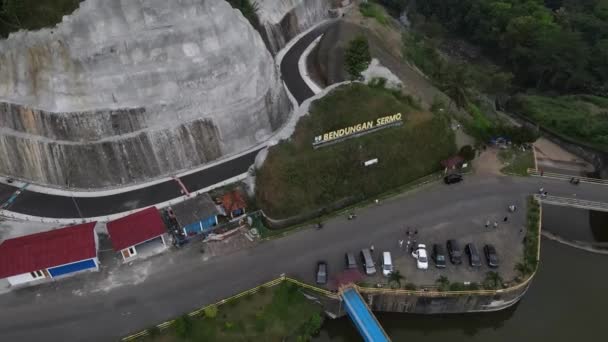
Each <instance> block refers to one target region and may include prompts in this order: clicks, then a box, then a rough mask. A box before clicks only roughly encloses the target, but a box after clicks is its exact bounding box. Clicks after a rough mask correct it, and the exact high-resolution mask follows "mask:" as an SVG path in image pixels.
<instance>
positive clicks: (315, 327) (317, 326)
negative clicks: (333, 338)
mask: <svg viewBox="0 0 608 342" xmlns="http://www.w3.org/2000/svg"><path fill="white" fill-rule="evenodd" d="M322 324H323V318H322V317H321V315H319V313H318V312H315V313H314V314H313V315H312V316H311V317H310V319H308V321H307V322H306V323H304V325H303V326H302V333H303V334H304V336H314V335H316V334H318V333H319V330H321V325H322Z"/></svg>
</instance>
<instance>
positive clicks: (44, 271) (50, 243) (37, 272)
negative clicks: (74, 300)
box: [0, 222, 99, 286]
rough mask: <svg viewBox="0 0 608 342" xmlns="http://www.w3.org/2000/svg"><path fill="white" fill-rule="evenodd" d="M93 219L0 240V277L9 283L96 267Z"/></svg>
mask: <svg viewBox="0 0 608 342" xmlns="http://www.w3.org/2000/svg"><path fill="white" fill-rule="evenodd" d="M95 224H96V222H91V223H85V224H79V225H75V226H70V227H65V228H59V229H54V230H51V231H48V232H42V233H36V234H31V235H26V236H21V237H17V238H13V239H8V240H6V241H4V242H2V243H0V279H5V278H6V279H7V280H8V283H9V284H10V285H11V286H15V285H21V284H26V283H29V282H34V281H42V280H45V279H46V280H48V279H56V278H59V277H64V276H68V275H73V274H75V273H79V272H83V271H98V270H99V260H98V259H97V250H98V248H99V240H98V238H97V234H95Z"/></svg>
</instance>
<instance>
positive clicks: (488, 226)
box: [486, 220, 490, 229]
mask: <svg viewBox="0 0 608 342" xmlns="http://www.w3.org/2000/svg"><path fill="white" fill-rule="evenodd" d="M488 228H490V220H486V229H488Z"/></svg>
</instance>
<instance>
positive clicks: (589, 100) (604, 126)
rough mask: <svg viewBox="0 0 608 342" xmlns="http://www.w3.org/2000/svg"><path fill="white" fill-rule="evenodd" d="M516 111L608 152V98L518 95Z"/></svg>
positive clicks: (558, 131)
mask: <svg viewBox="0 0 608 342" xmlns="http://www.w3.org/2000/svg"><path fill="white" fill-rule="evenodd" d="M515 106H516V108H515V109H516V110H517V111H519V112H520V113H521V114H524V115H526V116H528V117H530V118H531V119H532V120H534V121H536V122H538V123H540V124H541V125H543V126H546V127H548V128H550V129H552V130H554V131H556V132H557V133H560V134H563V135H566V136H569V137H571V138H573V139H575V140H579V141H583V142H587V143H589V144H591V145H594V146H596V147H598V148H600V149H603V150H608V99H607V98H602V97H597V96H591V95H574V96H561V97H554V98H552V97H544V96H523V95H522V96H518V97H517V98H516V101H515Z"/></svg>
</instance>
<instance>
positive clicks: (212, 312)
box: [203, 305, 218, 319]
mask: <svg viewBox="0 0 608 342" xmlns="http://www.w3.org/2000/svg"><path fill="white" fill-rule="evenodd" d="M217 311H218V310H217V306H215V305H211V306H208V307H206V308H205V309H204V310H203V313H204V314H205V317H207V318H211V319H213V318H215V317H217Z"/></svg>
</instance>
